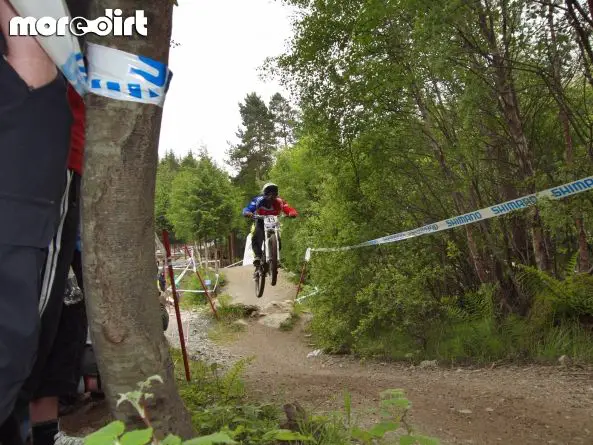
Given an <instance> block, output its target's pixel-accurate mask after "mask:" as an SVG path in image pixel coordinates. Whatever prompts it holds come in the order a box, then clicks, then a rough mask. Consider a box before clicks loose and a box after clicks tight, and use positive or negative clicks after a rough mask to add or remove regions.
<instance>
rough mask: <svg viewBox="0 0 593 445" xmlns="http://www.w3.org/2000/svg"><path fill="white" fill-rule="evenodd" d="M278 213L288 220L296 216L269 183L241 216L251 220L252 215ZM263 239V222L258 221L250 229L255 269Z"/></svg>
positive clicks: (257, 264) (295, 212) (293, 210)
mask: <svg viewBox="0 0 593 445" xmlns="http://www.w3.org/2000/svg"><path fill="white" fill-rule="evenodd" d="M280 212H283V213H284V214H285V215H286V216H288V217H289V218H296V217H297V215H298V213H297V211H296V210H295V209H293V208H292V207H290V206H289V205H288V203H287V202H286V201H284V200H283V199H282V198H280V197H279V196H278V186H277V185H276V184H273V183H271V182H269V183H267V184H266V185H264V187H263V188H262V194H261V195H259V196H256V197H255V198H253V200H252V201H251V202H250V203H249V205H248V206H247V207H245V208H244V209H243V216H245V217H247V218H252V217H253V215H254V214H257V215H274V216H278V215H279V214H280ZM264 238H265V235H264V222H263V220H261V219H258V220H256V221H255V224H254V225H253V226H252V228H251V248H252V249H253V254H254V257H255V258H254V260H253V265H254V266H256V267H257V266H259V265H260V263H261V256H262V244H263V242H264Z"/></svg>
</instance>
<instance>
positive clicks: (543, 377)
mask: <svg viewBox="0 0 593 445" xmlns="http://www.w3.org/2000/svg"><path fill="white" fill-rule="evenodd" d="M225 274H226V276H227V279H228V283H229V284H228V286H227V288H226V289H225V292H226V293H228V294H230V295H231V296H232V297H233V298H234V300H235V301H237V302H242V303H245V304H257V305H259V306H261V307H264V306H265V305H266V304H267V303H269V302H271V301H282V300H286V299H292V298H294V293H295V286H294V285H292V284H290V283H289V282H287V280H285V279H284V278H283V277H282V275H281V276H280V278H279V283H278V285H277V286H276V287H271V286H269V284H266V290H265V293H264V296H263V297H262V298H261V299H259V300H257V299H256V298H255V296H254V290H253V280H252V279H251V274H252V269H251V268H250V267H237V268H233V269H226V270H225ZM307 343H308V341H307V338H306V336H305V334H304V333H303V329H302V324H299V325H298V326H296V327H295V329H294V330H293V331H291V332H283V331H279V330H277V329H272V328H269V327H266V326H262V325H261V324H259V323H255V322H251V323H250V324H249V327H248V330H247V332H246V333H245V334H244V335H242V336H241V338H240V339H239V340H238V341H237V342H235V343H234V344H232V345H227V346H226V348H227V349H228V350H229V351H231V353H235V354H236V355H237V356H255V361H254V362H253V364H252V365H251V366H250V367H249V368H248V372H247V376H246V377H247V387H248V391H249V393H250V395H251V397H252V398H255V399H259V400H266V401H275V402H280V403H284V402H287V401H299V402H300V403H302V404H303V405H305V406H308V407H312V408H317V409H333V408H338V407H341V405H342V393H343V391H349V392H350V393H351V394H352V399H353V407H354V409H355V410H357V413H358V415H359V417H360V419H361V421H362V422H363V423H365V424H367V423H369V422H371V421H374V420H377V410H376V408H377V406H378V399H379V393H380V392H381V391H382V390H385V389H389V388H402V389H404V390H405V391H406V394H407V395H408V397H409V398H410V400H411V401H412V403H413V408H412V415H411V417H410V419H411V421H412V423H413V424H414V425H415V426H416V427H417V428H418V429H419V430H420V431H421V432H424V433H426V434H430V435H434V436H436V437H439V438H440V439H441V441H442V443H443V444H477V445H488V444H521V445H531V444H533V445H536V444H537V445H541V444H566V445H576V444H593V372H591V371H590V370H588V371H586V370H582V369H578V368H577V369H565V368H560V367H536V366H531V367H525V368H521V367H504V368H494V369H442V368H440V369H419V368H410V367H409V366H408V365H402V364H385V363H377V362H375V363H366V364H362V363H360V362H359V361H358V360H356V359H354V358H352V357H329V356H323V355H322V356H319V357H316V358H307V354H308V353H309V352H311V351H312V350H313V349H314V347H313V346H312V345H308V344H307Z"/></svg>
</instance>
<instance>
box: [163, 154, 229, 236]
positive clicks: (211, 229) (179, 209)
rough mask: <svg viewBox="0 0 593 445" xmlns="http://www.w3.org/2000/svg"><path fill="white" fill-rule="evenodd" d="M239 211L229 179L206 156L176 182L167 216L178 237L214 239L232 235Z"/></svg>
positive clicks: (190, 166) (172, 189)
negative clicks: (233, 222) (234, 220)
mask: <svg viewBox="0 0 593 445" xmlns="http://www.w3.org/2000/svg"><path fill="white" fill-rule="evenodd" d="M236 211H237V210H236V208H235V207H234V200H233V189H232V186H231V183H230V181H229V178H228V177H227V176H226V174H225V173H224V172H223V171H222V170H220V169H219V168H218V167H216V165H214V163H213V162H212V160H211V159H210V158H208V156H206V155H205V154H203V155H202V157H201V158H200V159H199V161H197V162H196V165H195V167H194V166H192V165H191V163H188V165H187V166H185V167H182V168H181V170H180V171H179V173H177V174H176V176H175V178H174V179H173V183H172V185H171V194H170V206H169V209H168V213H167V215H168V219H169V221H171V224H172V225H173V227H174V229H175V233H176V234H177V235H178V236H179V237H181V238H183V239H185V240H188V241H191V240H197V239H199V240H208V241H210V240H215V239H217V238H219V237H220V236H221V234H226V233H229V232H230V230H231V228H232V221H233V215H234V213H235V212H236Z"/></svg>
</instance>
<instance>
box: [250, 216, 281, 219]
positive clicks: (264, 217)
mask: <svg viewBox="0 0 593 445" xmlns="http://www.w3.org/2000/svg"><path fill="white" fill-rule="evenodd" d="M268 216H275V217H277V218H285V216H284V215H253V216H252V217H251V218H252V219H266V218H267V217H268Z"/></svg>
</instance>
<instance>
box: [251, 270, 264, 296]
mask: <svg viewBox="0 0 593 445" xmlns="http://www.w3.org/2000/svg"><path fill="white" fill-rule="evenodd" d="M253 279H254V281H255V297H256V298H261V296H262V295H263V294H264V288H265V287H266V274H265V272H264V270H263V267H261V266H258V267H257V268H256V269H255V274H254V275H253Z"/></svg>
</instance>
